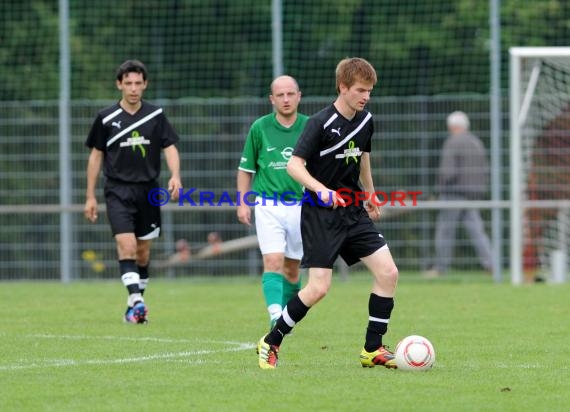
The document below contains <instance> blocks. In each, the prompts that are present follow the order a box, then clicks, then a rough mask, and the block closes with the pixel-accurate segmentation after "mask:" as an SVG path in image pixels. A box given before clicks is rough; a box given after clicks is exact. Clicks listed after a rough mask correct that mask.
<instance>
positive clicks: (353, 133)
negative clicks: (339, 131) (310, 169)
mask: <svg viewBox="0 0 570 412" xmlns="http://www.w3.org/2000/svg"><path fill="white" fill-rule="evenodd" d="M371 118H372V114H370V113H368V114H367V115H366V117H365V118H364V120H363V121H362V123H360V124H359V125H358V127H357V128H356V129H354V130H353V131H352V132H351V133H350V134H349V135H348V136H346V137H345V138H344V139H342V140H341V141H340V142H338V143H337V144H335V145H334V146H333V147H329V148H328V149H325V150H321V153H320V154H321V157H323V156H324V155H326V154H329V153H330V152H334V151H335V150H336V149H338V148H339V147H341V146H342V145H344V144H345V143H346V142H348V141H349V140H350V139H352V137H353V136H354V135H355V134H356V133H358V132H359V131H360V129H362V128H363V127H364V125H365V124H366V123H368V120H370V119H371Z"/></svg>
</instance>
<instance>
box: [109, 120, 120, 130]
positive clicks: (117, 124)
mask: <svg viewBox="0 0 570 412" xmlns="http://www.w3.org/2000/svg"><path fill="white" fill-rule="evenodd" d="M121 122H122V120H119V121H117V122H113V123H111V126H115V127H116V128H117V129H120V128H121Z"/></svg>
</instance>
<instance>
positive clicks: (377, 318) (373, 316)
mask: <svg viewBox="0 0 570 412" xmlns="http://www.w3.org/2000/svg"><path fill="white" fill-rule="evenodd" d="M393 308H394V298H385V297H382V296H378V295H375V294H374V293H371V294H370V300H369V301H368V315H369V316H368V328H367V329H366V343H365V344H364V349H366V351H367V352H373V351H375V350H377V349H378V348H379V347H380V346H382V335H384V334H385V333H386V331H387V330H388V323H389V322H390V315H391V314H392V309H393Z"/></svg>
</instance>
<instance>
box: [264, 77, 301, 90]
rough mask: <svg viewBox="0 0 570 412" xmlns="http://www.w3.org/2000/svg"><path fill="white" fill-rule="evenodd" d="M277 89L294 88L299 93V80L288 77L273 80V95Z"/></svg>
mask: <svg viewBox="0 0 570 412" xmlns="http://www.w3.org/2000/svg"><path fill="white" fill-rule="evenodd" d="M276 87H293V88H294V89H295V90H296V91H299V83H297V80H295V79H294V78H293V77H291V76H287V75H283V76H279V77H276V78H275V79H273V81H272V82H271V94H273V92H274V91H275V88H276Z"/></svg>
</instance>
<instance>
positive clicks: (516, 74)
mask: <svg viewBox="0 0 570 412" xmlns="http://www.w3.org/2000/svg"><path fill="white" fill-rule="evenodd" d="M509 54H510V75H509V89H510V201H511V208H510V241H511V246H510V270H511V281H512V283H513V284H521V283H522V282H523V281H524V279H525V275H534V276H538V275H540V276H544V277H547V278H548V279H550V280H554V281H563V280H564V278H565V277H566V273H565V272H566V264H565V262H566V259H567V255H568V244H569V242H568V234H569V233H570V230H569V229H570V228H568V220H569V219H568V215H569V211H570V47H513V48H510V49H509Z"/></svg>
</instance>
